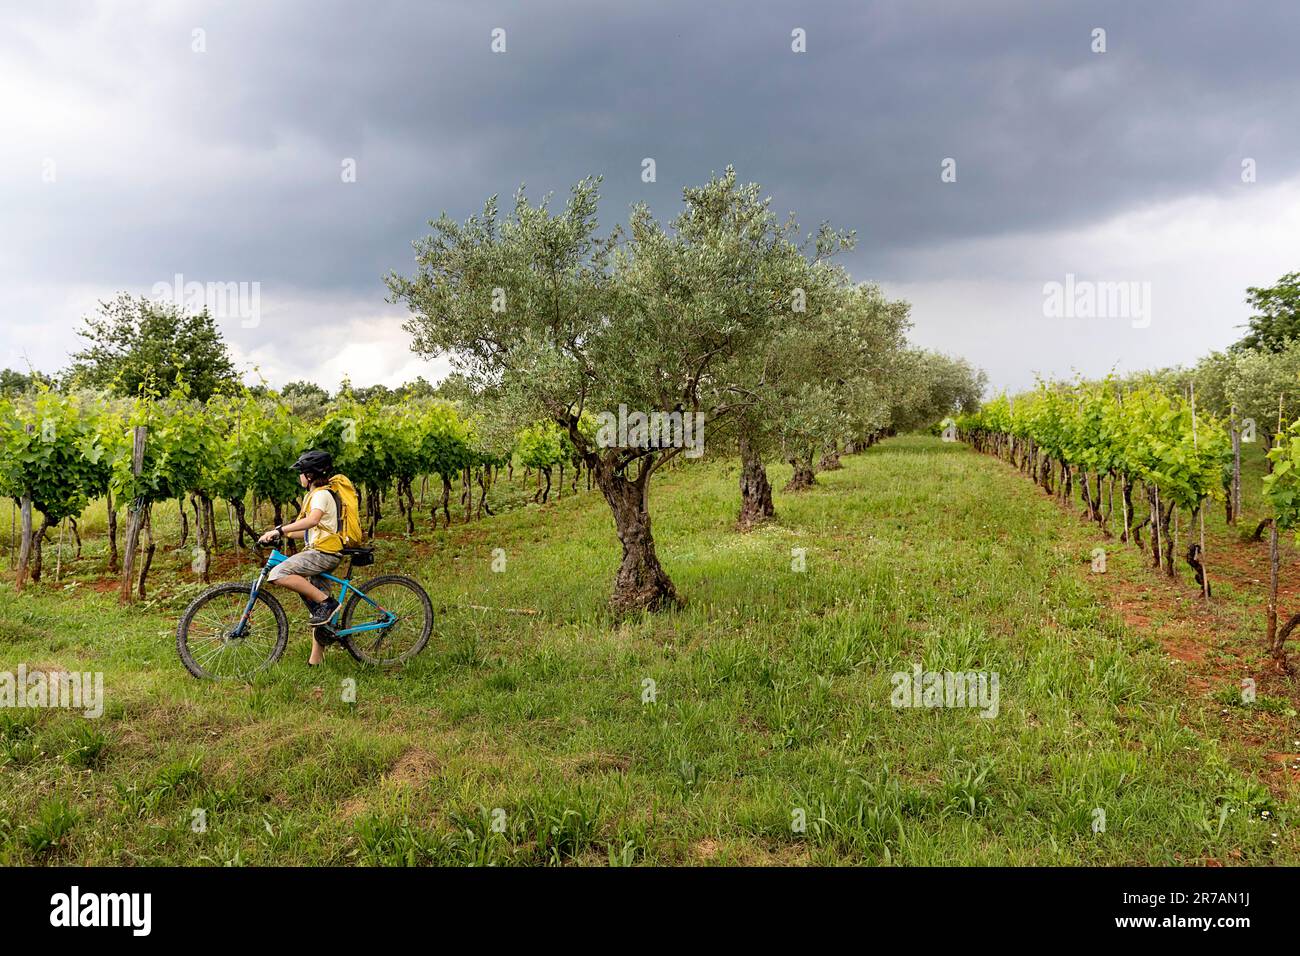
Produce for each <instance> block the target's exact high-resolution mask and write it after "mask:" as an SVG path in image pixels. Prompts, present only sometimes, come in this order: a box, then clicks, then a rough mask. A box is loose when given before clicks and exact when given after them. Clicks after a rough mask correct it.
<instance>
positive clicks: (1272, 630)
mask: <svg viewBox="0 0 1300 956" xmlns="http://www.w3.org/2000/svg"><path fill="white" fill-rule="evenodd" d="M1282 400H1283V395H1278V397H1277V432H1276V434H1277V436H1278V438H1281V436H1282ZM1268 464H1269V470H1270V471H1272V465H1273V462H1272V459H1269V462H1268ZM1268 528H1269V530H1268V606H1267V608H1266V611H1265V628H1264V636H1265V638H1266V639H1267V641H1268V649H1269V653H1271V654H1272V655H1273V657H1274V658H1275V659H1277V660H1280V661H1285V655H1284V654H1282V653H1281V647H1280V646H1279V644H1278V639H1277V584H1278V582H1277V578H1278V565H1279V564H1280V563H1281V562H1280V558H1279V555H1278V541H1277V515H1273V516H1272V517H1271V518H1269V520H1268Z"/></svg>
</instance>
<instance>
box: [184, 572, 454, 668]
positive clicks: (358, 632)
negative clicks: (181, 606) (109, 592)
mask: <svg viewBox="0 0 1300 956" xmlns="http://www.w3.org/2000/svg"><path fill="white" fill-rule="evenodd" d="M374 553H375V552H374V548H344V549H343V557H344V558H345V559H346V561H347V576H346V577H342V578H337V577H335V576H334V575H332V574H320V575H319V577H322V578H325V579H326V580H328V581H332V582H333V583H334V584H337V585H338V586H339V588H340V590H339V595H338V600H339V607H338V609H337V610H336V611H335V612H334V614H333V615H332V616H331V617H330V619H329V621H327V622H326V623H325V624H323V625H319V626H320V627H321V628H322V630H323V631H324V632H325V636H326V637H327V638H333V639H334V640H337V641H338V643H340V644H342V645H343V646H344V647H345V648H347V651H348V653H349V654H351V655H352V656H353V657H354V658H355V659H356V660H357V661H358V662H360V663H362V664H372V665H376V666H380V667H391V666H393V665H396V664H402V663H404V662H406V661H408V660H410V659H411V658H413V657H414V656H415V655H416V654H419V653H420V651H422V650H424V647H425V645H426V644H428V643H429V634H430V633H431V632H432V630H433V605H432V604H431V603H430V601H429V595H428V594H427V593H425V590H424V588H422V587H421V586H420V584H419V583H418V582H416V581H414V580H412V579H411V578H408V577H403V576H402V575H400V574H384V575H380V576H379V577H376V578H371V579H370V580H369V581H367V582H365V584H363V585H360V586H358V585H356V584H353V583H352V580H351V576H352V570H353V568H354V567H364V566H367V565H371V564H373V563H374ZM287 557H288V556H287V555H284V554H281V553H280V551H279V550H278V549H274V548H273V549H272V550H271V554H270V556H269V557H268V558H267V559H266V564H264V565H263V566H262V570H261V572H260V573H259V574H258V576H257V578H256V580H254V581H253V582H252V583H251V584H241V583H231V584H218V585H216V586H215V587H212V588H209V589H208V590H206V591H204V592H203V593H202V594H200V595H199V596H198V597H197V598H195V599H194V602H193V603H192V604H190V606H189V607H188V608H186V609H185V613H184V614H182V615H181V620H180V624H179V625H178V626H177V628H176V651H177V653H179V654H180V658H181V662H182V663H183V664H184V665H185V668H186V670H188V671H189V672H190V673H191V674H193V675H194V676H195V677H198V678H200V679H205V680H248V679H250V678H252V677H253V676H254V675H256V674H258V673H260V672H261V671H264V670H266V669H267V668H268V667H270V666H271V665H272V664H274V663H275V662H276V661H278V660H279V659H280V655H282V654H283V653H284V648H285V645H286V644H287V643H288V640H289V619H288V617H287V616H286V615H285V613H284V608H283V607H281V605H280V602H279V601H278V600H277V599H276V598H275V596H274V595H272V594H270V593H269V592H268V591H267V590H266V589H264V587H263V585H265V584H266V579H267V575H269V574H270V573H271V569H272V568H274V567H275V566H276V565H278V564H280V562H282V561H284V560H285V559H286V558H287Z"/></svg>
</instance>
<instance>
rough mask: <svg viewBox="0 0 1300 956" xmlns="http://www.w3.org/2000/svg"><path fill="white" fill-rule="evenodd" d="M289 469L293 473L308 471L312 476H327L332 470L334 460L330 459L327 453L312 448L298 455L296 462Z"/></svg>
mask: <svg viewBox="0 0 1300 956" xmlns="http://www.w3.org/2000/svg"><path fill="white" fill-rule="evenodd" d="M291 467H292V468H293V470H294V471H308V472H311V473H312V474H313V475H328V474H329V473H330V472H332V471H333V470H334V459H333V458H331V457H330V453H329V452H327V451H321V450H320V449H319V448H313V449H312V450H311V451H305V452H303V453H302V454H301V455H299V456H298V460H297V461H295V462H294V463H293V465H292V466H291Z"/></svg>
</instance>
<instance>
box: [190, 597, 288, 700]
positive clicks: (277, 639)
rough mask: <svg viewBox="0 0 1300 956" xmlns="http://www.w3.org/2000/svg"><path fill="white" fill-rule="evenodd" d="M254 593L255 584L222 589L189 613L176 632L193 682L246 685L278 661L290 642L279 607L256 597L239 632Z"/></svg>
mask: <svg viewBox="0 0 1300 956" xmlns="http://www.w3.org/2000/svg"><path fill="white" fill-rule="evenodd" d="M252 593H253V586H252V585H251V584H219V585H217V586H216V587H214V588H209V589H208V590H207V591H204V592H203V593H202V594H200V595H199V596H198V597H197V598H195V599H194V603H192V604H191V605H190V606H189V607H187V608H186V609H185V613H184V614H182V615H181V621H180V624H179V625H177V627H176V651H177V653H179V654H180V657H181V663H183V664H184V665H185V669H186V670H188V671H189V672H190V673H191V674H193V675H194V676H195V677H198V678H200V679H202V680H248V679H249V678H251V677H252V676H253V675H254V674H257V673H258V672H259V671H263V670H265V669H266V668H268V667H270V666H271V665H272V664H274V663H275V662H276V661H278V660H279V659H280V655H281V654H283V653H284V647H285V644H286V643H287V642H288V640H289V619H288V618H286V617H285V616H284V608H282V607H281V606H280V602H279V601H277V600H276V599H275V598H273V597H271V595H269V594H267V593H266V592H265V591H258V592H257V600H256V601H254V602H253V608H252V610H251V611H250V612H249V615H248V619H247V620H246V621H245V623H244V626H243V628H242V629H241V628H239V622H240V619H241V618H243V615H244V609H245V608H247V607H248V598H249V595H250V594H252Z"/></svg>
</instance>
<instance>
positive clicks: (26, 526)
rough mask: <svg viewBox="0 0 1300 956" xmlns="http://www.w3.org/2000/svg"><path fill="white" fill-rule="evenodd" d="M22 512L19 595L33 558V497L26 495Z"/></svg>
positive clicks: (29, 426)
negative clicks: (28, 565)
mask: <svg viewBox="0 0 1300 956" xmlns="http://www.w3.org/2000/svg"><path fill="white" fill-rule="evenodd" d="M34 427H35V426H32V425H28V426H27V434H29V435H30V434H31V433H32V429H33V428H34ZM19 507H20V508H21V510H22V516H23V517H22V543H21V544H20V545H19V551H18V577H17V579H16V580H15V581H14V590H15V591H17V592H18V593H19V594H21V593H22V590H23V587H24V586H25V585H26V584H27V564H28V562H29V561H30V560H31V557H32V498H31V495H28V494H24V495H23V496H22V499H21V501H20V503H19Z"/></svg>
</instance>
